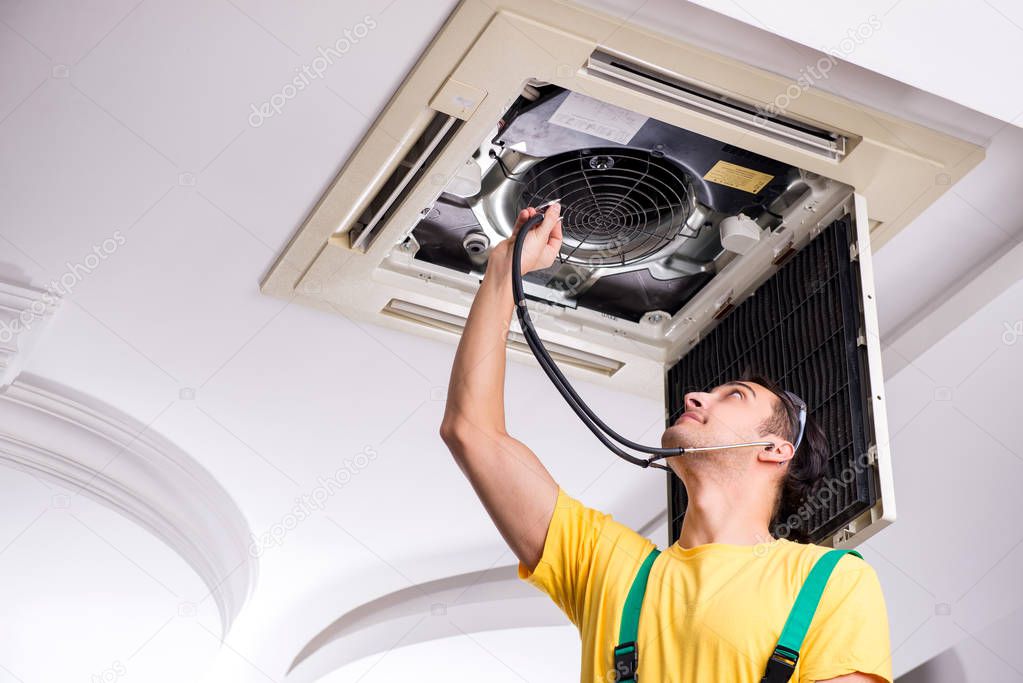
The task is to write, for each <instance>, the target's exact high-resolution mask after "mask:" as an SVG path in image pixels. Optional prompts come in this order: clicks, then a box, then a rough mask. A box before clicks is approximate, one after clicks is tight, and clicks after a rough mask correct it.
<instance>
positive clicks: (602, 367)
mask: <svg viewBox="0 0 1023 683" xmlns="http://www.w3.org/2000/svg"><path fill="white" fill-rule="evenodd" d="M380 312H381V313H383V314H385V315H390V316H393V317H396V318H401V319H403V320H408V321H410V322H414V323H417V324H419V325H425V326H427V327H433V328H435V329H438V330H444V331H445V332H451V333H452V334H457V335H461V334H462V330H463V329H465V318H463V317H462V316H460V315H455V314H453V313H446V312H444V311H438V310H437V309H435V308H430V307H429V306H423V305H421V304H416V303H412V302H411V301H405V300H402V299H391V300H390V301H388V302H387V305H386V306H384V307H383V308H382V309H381V311H380ZM508 348H510V349H513V350H516V351H521V352H522V353H525V354H529V355H530V356H532V355H533V352H532V351H531V350H530V348H529V344H527V343H526V339H525V337H523V336H522V334H521V333H519V332H515V331H514V330H509V331H508ZM544 348H546V349H547V352H548V353H549V354H550V355H551V358H553V359H554V361H555V362H556V363H558V364H564V365H573V366H575V367H577V368H582V369H583V370H589V371H591V372H596V373H599V374H601V375H605V376H607V377H611V376H612V375H614V374H615V373H616V372H618V371H619V370H621V369H622V367H624V366H625V363H623V362H621V361H617V360H615V359H613V358H607V357H606V356H600V355H597V354H595V353H588V352H586V351H581V350H580V349H574V348H572V347H570V346H565V345H563V344H556V343H554V342H549V341H546V340H545V341H544Z"/></svg>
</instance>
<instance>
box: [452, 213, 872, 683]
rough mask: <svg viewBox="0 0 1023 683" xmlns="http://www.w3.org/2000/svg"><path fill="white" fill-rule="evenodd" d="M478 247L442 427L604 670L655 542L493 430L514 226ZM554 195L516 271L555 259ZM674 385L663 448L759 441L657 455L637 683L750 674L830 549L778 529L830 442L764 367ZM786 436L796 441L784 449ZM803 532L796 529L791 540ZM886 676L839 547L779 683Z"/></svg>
mask: <svg viewBox="0 0 1023 683" xmlns="http://www.w3.org/2000/svg"><path fill="white" fill-rule="evenodd" d="M535 213H536V211H535V209H533V208H529V209H525V210H523V211H522V212H521V213H520V214H519V216H518V220H517V222H516V225H515V232H514V233H513V236H512V237H511V238H509V239H506V240H504V241H502V242H501V243H499V244H498V245H497V246H496V247H495V248H494V250H493V251H492V253H491V255H490V260H489V263H488V266H487V272H486V276H485V277H484V279H483V283H482V285H481V286H480V289H479V291H478V292H477V294H476V298H475V301H474V302H473V305H472V308H471V310H470V314H469V319H468V322H467V324H466V327H465V330H464V332H463V333H462V338H461V341H460V342H459V345H458V350H457V352H456V355H455V360H454V365H453V368H452V372H451V379H450V384H449V386H448V397H447V410H446V413H445V416H444V422H443V424H442V425H441V429H440V434H441V436H442V438H443V439H444V442H445V443H446V444H447V446H448V448H449V449H450V451H451V453H452V455H453V456H454V458H455V461H456V462H457V464H458V466H459V468H461V470H462V472H463V473H464V474H465V475H466V477H467V478H468V479H469V481H470V483H471V484H472V486H473V488H474V489H475V491H476V493H477V495H478V496H479V498H480V500H481V501H482V503H483V505H484V507H485V508H486V510H487V512H488V513H489V514H490V517H491V518H492V519H493V520H494V524H495V525H496V526H497V528H498V530H499V531H500V532H501V535H502V536H503V537H504V539H505V541H506V542H507V544H508V546H509V547H510V548H511V549H512V550H513V551H514V552H515V554H516V556H517V557H518V558H519V577H520V578H521V579H523V580H526V581H528V582H529V583H531V584H533V585H534V586H536V587H537V588H539V589H540V590H542V591H543V592H545V593H546V594H548V595H549V596H550V597H551V598H552V599H553V600H554V601H555V602H556V603H557V605H558V606H559V607H560V608H561V609H562V611H564V612H565V614H566V615H567V616H568V618H569V619H570V620H571V621H572V623H573V624H575V625H576V627H578V629H579V634H580V637H581V639H582V646H583V647H582V671H581V680H582V681H584V682H590V681H613V680H615V674H616V671H615V669H614V665H613V658H612V649H613V647H614V646H615V644H616V643H617V637H618V628H619V624H620V619H621V611H622V606H623V604H624V602H625V597H626V594H627V593H628V590H629V588H630V586H631V583H632V580H633V578H634V577H635V575H636V573H637V571H638V570H639V567H640V565H641V564H642V563H643V560H644V559H645V558H646V557H647V555H648V554H649V553H650V551H651V549H653V548H654V547H655V544H654V543H652V542H651V541H650V540H648V539H646V538H644V537H642V536H640V535H639V534H637V533H636V532H635V531H633V530H632V529H629V528H628V527H626V526H624V525H623V524H621V523H619V522H617V521H615V520H614V519H613V518H612V517H611V516H610V515H607V514H605V513H602V512H599V511H598V510H595V509H593V508H589V507H587V506H585V505H583V504H582V503H581V502H579V501H578V500H576V499H575V498H572V497H571V496H569V495H568V494H567V493H566V492H565V491H564V490H563V489H562V488H561V487H560V486H558V484H557V483H556V482H555V481H554V479H553V478H552V477H551V475H550V473H549V472H548V471H547V469H546V468H545V467H544V466H543V464H542V463H541V462H540V460H539V459H538V458H537V457H536V455H535V454H534V453H533V452H532V451H531V450H530V449H529V448H528V447H527V446H526V445H525V444H523V443H521V442H520V441H518V440H516V439H515V438H513V437H512V436H510V435H509V434H508V433H507V431H506V430H505V420H504V368H505V341H506V338H507V333H508V326H509V324H510V321H511V316H512V314H513V313H514V301H513V297H512V289H511V258H512V243H513V241H514V235H515V234H517V233H518V230H519V229H520V228H521V226H522V225H523V223H525V221H526V220H528V219H529V218H530V217H532V216H533V215H535ZM559 214H560V207H558V206H557V205H554V206H552V207H551V208H550V209H549V210H548V211H547V212H546V215H545V218H544V221H543V223H542V224H541V225H540V226H538V227H536V228H534V229H533V230H532V232H531V233H530V234H529V235H528V236H527V237H526V241H525V244H524V245H523V255H522V272H523V273H526V272H529V271H531V270H536V269H539V268H546V267H548V266H549V265H551V264H552V263H553V261H554V258H555V257H556V256H557V254H558V252H559V250H560V248H561V240H562V233H561V225H560V223H559V222H558V221H559ZM745 379H746V380H748V381H738V380H737V381H734V382H728V383H725V384H722V385H721V386H718V387H715V388H714V389H713V390H712V391H709V392H690V393H688V394H686V396H685V407H686V413H685V414H683V415H681V416H680V417H679V418H678V419H677V420H676V421H675V423H674V424H673V425H672V426H671V427H669V428H668V429H667V430H665V432H664V434H663V436H662V437H661V443H662V446H665V447H667V446H710V445H715V444H731V443H744V442H751V441H771V442H774V443H775V444H776V446H775V447H774V448H770V449H765V448H764V447H762V446H760V447H748V448H736V449H728V450H717V451H707V452H701V453H696V454H691V455H686V456H678V457H673V458H669V459H668V460H667V461H666V462H667V463H668V464H669V466H670V467H671V468H672V471H673V472H674V473H675V474H676V475H677V476H678V477H680V478H681V479H682V481H683V483H684V484H685V487H686V492H687V494H688V498H689V501H688V506H687V509H686V514H685V517H684V519H683V523H682V531H681V533H680V534H679V538H678V540H677V542H676V543H674V544H672V545H671V546H670V547H668V548H667V549H665V550H664V551H663V552H662V553H661V554H660V556H658V557H657V558H656V560H655V561H654V563H653V565H652V567H651V570H650V574H649V580H648V582H647V590H646V596H645V598H644V601H643V609H642V612H641V618H640V620H639V631H638V638H637V640H636V642H637V644H638V648H639V652H640V656H639V674H640V676H641V680H643V681H646V682H665V681H685V682H686V683H703V682H707V683H710V682H712V681H713V682H718V681H730V682H732V681H749V682H751V683H754V682H756V681H760V679H761V677H762V676H763V674H764V669H765V667H766V664H767V660H768V658H769V657H770V655H771V653H772V652H773V650H774V647H775V645H776V644H777V641H778V637H779V634H780V633H781V629H782V626H783V625H784V623H785V619H786V617H787V616H788V613H789V610H790V609H791V608H792V605H793V602H794V601H795V598H796V595H797V594H798V592H799V589H800V587H801V586H802V585H803V581H804V580H805V579H806V576H807V574H808V573H809V572H810V569H811V568H812V567H813V564H814V562H815V561H816V560H817V558H819V557H820V556H821V555H823V554H824V553H826V552H827V551H828V548H825V547H822V546H817V545H812V544H806V543H798V542H795V541H793V540H791V539H789V538H785V537H779V538H774V537H772V535H771V532H770V529H771V528H772V525H771V522H772V520H774V519H776V516H777V515H778V514H779V513H783V514H784V515H785V516H784V517H778V519H787V518H788V517H787V516H788V514H790V513H791V512H792V511H793V510H794V509H796V508H798V506H799V504H800V502H801V501H803V502H805V501H804V499H805V497H806V493H807V492H808V491H809V490H811V489H812V488H813V486H814V485H815V484H816V483H818V482H819V481H820V480H821V479H822V477H823V472H824V462H825V457H826V447H827V446H826V443H825V442H824V435H823V433H822V431H821V430H820V428H819V427H818V426H817V425H815V424H814V423H813V422H812V421H809V422H808V423H807V424H806V425H805V427H804V429H803V430H802V431H803V432H804V434H802V435H800V434H798V431H799V429H798V420H797V419H796V416H797V415H798V413H797V412H796V409H795V406H794V405H793V403H792V401H791V400H790V399H789V397H788V395H786V394H785V393H784V392H783V391H782V390H780V389H779V388H778V387H775V386H774V385H773V383H772V382H771V381H770V380H768V379H767V378H764V377H755V378H754V377H749V378H745ZM794 444H798V445H799V448H798V449H796V448H794ZM797 540H799V539H797ZM790 680H791V681H792V682H793V683H805V682H807V681H841V682H843V683H854V682H855V683H868V682H874V683H878V682H880V681H888V682H889V683H891V681H892V672H891V654H890V644H889V632H888V617H887V612H886V608H885V602H884V597H883V595H882V592H881V586H880V584H879V582H878V579H877V575H876V573H875V572H874V570H873V568H872V567H871V566H870V565H869V564H867V563H866V562H865V561H864V560H861V559H860V558H858V557H855V556H850V555H848V554H847V555H844V556H842V558H841V559H840V560H839V562H838V564H837V565H836V566H835V568H834V571H833V572H832V574H831V577H830V578H829V580H828V582H827V586H826V589H825V590H824V593H823V595H822V597H821V600H820V603H819V605H818V608H817V611H816V613H815V614H814V617H813V620H812V622H811V624H810V628H809V630H808V632H807V634H806V638H805V639H804V641H803V645H802V647H801V649H800V657H799V659H798V661H797V663H796V668H795V670H794V671H793V674H792V677H791V679H790Z"/></svg>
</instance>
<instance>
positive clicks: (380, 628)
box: [288, 564, 565, 681]
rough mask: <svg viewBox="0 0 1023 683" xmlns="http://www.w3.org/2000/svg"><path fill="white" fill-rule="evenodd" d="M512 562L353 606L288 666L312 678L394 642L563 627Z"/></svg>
mask: <svg viewBox="0 0 1023 683" xmlns="http://www.w3.org/2000/svg"><path fill="white" fill-rule="evenodd" d="M517 572H518V565H517V564H514V565H508V566H504V567H497V568H494V569H487V570H482V571H477V572H468V573H465V574H458V575H456V576H449V577H446V578H443V579H437V580H435V581H427V582H425V583H421V584H417V585H414V586H409V587H408V588H402V589H401V590H397V591H394V592H392V593H388V594H386V595H382V596H380V597H378V598H375V599H373V600H370V601H369V602H366V603H363V604H361V605H358V606H357V607H355V608H353V609H351V610H349V611H348V612H346V613H345V614H343V615H341V617H339V618H338V619H336V620H335V621H334V622H333V623H331V624H330V625H329V626H327V627H326V628H325V629H323V630H322V631H320V632H319V633H318V634H316V636H315V637H314V638H313V639H312V640H311V641H309V643H308V644H307V645H306V646H305V647H304V648H302V651H301V652H299V654H298V655H297V656H296V657H295V659H294V661H293V662H292V663H291V666H290V667H288V680H294V681H315V680H318V679H320V678H321V677H323V676H325V675H327V674H328V673H330V672H332V671H336V670H337V669H340V668H341V667H343V666H345V665H347V664H350V663H351V662H354V661H356V660H357V659H361V658H363V657H368V656H370V655H373V654H376V653H379V652H384V651H385V650H388V649H390V648H393V647H395V646H396V643H398V642H399V641H400V647H407V646H409V645H413V644H415V643H421V642H425V641H429V640H437V639H439V638H447V637H451V636H458V635H462V634H463V633H477V632H480V631H493V630H498V629H506V628H525V627H532V626H564V625H565V616H564V615H563V614H562V613H561V612H560V611H559V610H558V609H557V607H556V606H555V605H554V603H552V602H551V600H550V598H548V597H547V596H546V595H544V594H543V593H541V592H540V591H539V590H537V589H536V588H534V587H533V586H531V585H529V584H528V583H526V582H525V581H523V580H522V579H520V578H518V574H517Z"/></svg>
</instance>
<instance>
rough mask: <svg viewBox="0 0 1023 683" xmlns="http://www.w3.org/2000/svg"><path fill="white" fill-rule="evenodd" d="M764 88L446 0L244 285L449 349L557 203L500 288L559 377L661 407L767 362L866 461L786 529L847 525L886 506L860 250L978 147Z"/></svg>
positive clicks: (574, 31)
mask: <svg viewBox="0 0 1023 683" xmlns="http://www.w3.org/2000/svg"><path fill="white" fill-rule="evenodd" d="M790 86H792V83H791V82H790V81H788V80H786V79H784V78H782V77H780V76H777V75H775V74H771V73H768V72H766V71H763V70H759V69H757V68H755V67H752V66H750V65H748V64H745V63H742V62H739V61H735V60H732V59H729V58H726V57H723V56H721V55H718V54H715V53H712V52H709V51H706V50H703V49H699V48H696V47H693V46H691V45H689V44H686V43H684V42H681V41H678V40H676V39H672V38H671V37H668V36H665V35H661V34H657V33H653V32H651V31H648V30H644V29H641V28H639V27H637V26H634V25H630V24H629V23H627V22H626V23H623V22H622V21H621V20H620V19H617V18H614V17H611V16H609V15H604V14H601V13H599V12H596V11H594V10H592V9H589V8H585V7H582V6H578V5H572V4H568V3H553V2H548V1H544V0H504V1H500V2H490V1H484V0H463V2H461V3H460V4H459V5H458V6H457V8H456V9H455V10H454V12H453V13H452V14H451V15H450V16H449V18H448V20H447V22H446V23H445V25H444V26H443V28H442V30H441V31H440V33H439V34H438V35H437V36H436V37H435V38H434V40H433V41H432V43H431V44H430V46H429V48H428V49H427V50H426V52H425V54H424V55H423V56H422V57H421V58H420V60H419V62H418V63H417V64H416V66H415V67H414V68H413V70H412V71H411V72H410V74H409V75H408V77H407V78H406V79H405V81H404V82H403V83H402V85H401V86H400V88H399V89H398V91H397V92H396V93H395V94H394V96H393V97H392V98H391V100H390V101H389V102H388V104H387V105H386V107H385V108H384V110H383V112H382V113H381V114H380V116H379V117H378V119H377V120H376V122H375V123H374V124H373V126H372V127H371V129H370V130H369V132H368V133H367V134H366V136H365V138H364V139H363V140H362V142H361V144H360V145H359V146H358V148H357V149H356V151H355V152H354V154H353V155H352V156H351V158H349V159H348V160H347V163H346V164H345V166H344V168H343V169H342V171H341V172H340V174H339V175H338V177H337V178H336V179H335V180H334V182H333V183H332V185H331V186H330V188H329V189H328V190H327V192H326V193H325V194H324V196H323V197H322V198H321V199H320V201H319V202H318V204H317V205H316V207H315V208H314V209H313V211H312V212H311V214H310V215H309V217H308V218H307V220H306V221H305V223H304V225H303V226H302V227H301V229H300V230H299V231H298V233H297V234H296V235H295V237H294V238H293V239H292V241H291V242H290V244H289V245H288V246H287V247H286V248H285V250H284V252H283V253H282V254H281V255H280V256H279V258H278V260H277V262H276V263H275V264H274V266H273V267H272V269H271V270H270V272H269V273H268V275H267V277H266V278H265V280H264V282H263V283H262V290H263V291H264V292H265V293H268V294H273V295H276V296H280V297H285V298H291V297H296V298H297V299H298V300H300V301H303V302H305V303H308V304H310V305H313V306H317V307H321V308H326V309H327V310H331V309H333V310H336V311H338V312H340V313H343V314H344V315H346V316H354V317H356V318H359V319H363V320H367V321H371V322H374V323H377V324H381V325H386V326H389V327H393V328H396V329H401V330H406V331H409V332H412V333H415V334H421V335H423V336H427V337H431V338H434V339H442V340H448V341H450V342H451V343H455V342H457V340H458V335H459V333H460V330H461V328H462V326H463V325H464V321H465V319H466V316H467V314H468V310H469V307H470V305H471V304H472V300H473V297H474V296H475V293H476V290H477V288H478V286H479V283H480V281H481V279H482V277H483V274H484V272H485V269H486V263H487V255H488V253H489V250H490V248H492V247H493V246H494V245H495V244H496V243H497V242H499V241H500V240H502V239H504V238H506V237H508V236H509V235H510V233H511V229H512V226H513V224H514V220H515V216H516V214H517V213H518V211H519V210H521V209H522V208H525V207H526V206H537V205H540V204H542V203H544V202H546V201H549V200H551V199H555V198H560V199H561V204H562V216H563V218H564V221H563V226H564V227H563V232H564V246H563V249H562V253H561V256H560V258H559V259H558V260H557V261H555V263H554V264H553V265H552V266H551V267H550V268H547V269H543V270H539V271H533V272H531V273H528V274H527V275H526V276H524V278H523V284H524V289H525V293H526V295H527V297H528V299H530V302H529V303H530V307H531V310H532V309H533V307H534V306H535V308H536V312H537V315H533V316H532V317H533V319H534V321H535V324H536V327H537V331H538V333H539V334H540V335H541V337H542V338H543V339H544V342H545V345H546V346H547V348H548V350H549V351H550V352H551V355H552V356H553V357H554V358H555V360H556V361H557V362H558V363H559V366H561V367H562V369H563V370H564V372H565V374H566V375H568V376H570V377H571V378H575V379H588V380H590V381H595V382H598V383H604V384H606V385H609V386H612V387H615V388H617V389H619V390H623V391H630V392H634V393H638V394H642V395H646V396H652V397H656V398H657V399H661V398H664V400H665V407H666V413H668V415H669V418H670V416H671V414H673V413H675V414H676V415H677V413H676V409H677V408H678V402H679V401H680V400H681V395H680V394H679V391H684V390H688V389H689V388H707V385H708V384H710V383H713V382H715V381H718V380H720V379H721V378H724V377H726V376H727V375H728V374H729V373H733V372H735V371H736V369H737V368H738V367H740V365H744V364H750V363H752V364H754V365H756V366H757V367H759V368H760V369H762V370H764V371H767V372H771V373H774V374H775V376H776V377H778V378H779V379H781V380H782V381H783V383H786V384H787V385H788V387H789V388H791V389H792V390H794V391H796V392H797V393H801V395H803V396H804V398H806V399H807V401H808V402H809V404H810V405H811V410H814V411H817V410H820V411H822V415H823V414H826V419H827V420H829V427H828V429H827V431H828V433H829V437H830V438H832V439H833V440H834V443H835V444H836V448H839V449H844V450H843V451H842V452H843V453H844V454H845V455H843V456H842V457H843V458H845V460H843V461H842V462H843V463H844V462H846V461H850V462H851V460H850V459H851V458H854V457H855V456H856V455H857V454H858V453H863V454H866V455H865V456H864V457H866V458H867V459H868V460H869V463H868V467H867V468H866V469H867V472H866V474H864V473H863V472H860V473H859V474H858V475H857V476H858V477H859V478H858V479H857V480H856V481H855V482H854V483H853V484H849V485H847V488H846V490H843V492H842V493H841V494H836V495H839V498H838V499H836V501H835V502H834V503H833V505H832V506H831V507H829V508H828V509H827V510H818V511H817V516H816V517H815V518H814V519H813V520H810V521H809V522H807V523H808V524H810V526H812V528H813V532H814V534H815V537H816V538H818V539H820V540H821V541H822V542H834V543H842V542H845V541H848V540H849V539H851V537H852V536H854V535H855V536H857V537H858V538H864V537H865V536H866V535H869V534H870V533H873V532H875V531H876V530H877V529H878V528H880V527H881V526H883V525H884V524H885V523H887V521H890V520H891V519H892V518H893V516H894V503H893V502H892V501H891V475H890V464H889V462H888V459H887V438H888V437H887V428H886V425H885V421H884V409H883V403H882V401H883V397H884V393H883V385H882V380H883V378H882V375H881V365H880V347H879V343H878V331H877V318H876V302H875V299H874V296H873V277H872V272H871V265H870V263H871V260H870V257H871V247H872V246H873V248H875V249H876V248H877V247H878V246H880V245H881V244H883V243H884V242H885V241H886V240H888V239H890V238H891V237H892V236H893V235H894V234H896V233H897V232H898V231H899V230H901V229H902V228H903V227H904V226H905V225H906V224H908V223H909V222H910V221H911V220H912V219H913V218H915V217H916V216H917V215H919V214H920V212H922V211H923V209H925V208H926V207H927V206H928V205H930V204H931V203H932V202H933V201H934V200H935V199H936V198H937V197H938V196H940V194H941V193H942V192H944V191H945V190H947V189H948V187H950V186H951V185H952V184H954V183H955V182H956V181H957V180H958V179H959V178H960V177H962V176H963V175H964V174H965V173H966V172H967V171H968V170H970V169H971V168H973V167H974V166H975V165H976V164H977V163H979V162H980V160H981V159H983V156H984V153H983V149H981V148H979V147H977V146H975V145H972V144H970V143H967V142H965V141H963V140H959V139H957V138H954V137H951V136H949V135H946V134H943V133H939V132H937V131H934V130H931V129H929V128H925V127H923V126H920V125H918V124H915V123H912V122H909V121H906V120H902V119H899V118H897V117H893V116H891V115H889V114H886V113H883V112H880V111H877V110H874V109H870V108H868V107H865V106H863V105H860V104H857V103H854V102H851V101H847V100H844V99H842V98H839V97H836V96H833V95H830V94H827V93H823V92H820V91H818V90H816V89H814V88H809V89H806V90H804V91H801V92H800V94H799V96H798V97H795V98H791V96H790V97H787V98H786V99H787V100H788V104H787V106H786V107H785V108H784V110H780V109H779V107H778V106H776V103H777V102H779V101H780V100H779V98H780V96H781V95H783V94H786V93H787V92H790V91H789V88H790ZM937 178H941V179H942V180H941V181H936V179H937ZM754 293H756V294H757V296H751V295H753V294H754ZM540 313H542V315H541V314H540ZM835 316H838V317H837V318H836V317H835ZM512 325H513V329H512V331H511V333H510V334H509V339H508V344H509V348H510V351H511V353H510V354H509V355H510V357H512V358H514V359H517V360H520V361H525V362H528V363H531V364H533V363H535V360H534V359H533V357H532V354H531V353H530V351H529V349H528V347H527V346H526V345H525V344H524V340H523V337H522V336H521V334H520V331H519V330H518V321H517V319H514V318H513V320H512ZM811 328H812V329H811ZM680 361H681V362H680ZM829 373H830V374H829ZM662 392H666V393H663V394H662ZM669 423H670V419H669ZM843 466H844V465H843ZM837 467H838V465H836V468H837ZM886 491H887V493H888V495H887V497H886V495H885V492H886ZM672 495H673V496H674V500H675V501H676V503H675V505H676V508H677V510H676V512H675V513H673V520H675V521H677V520H678V519H680V515H681V511H682V510H684V495H682V496H680V494H679V492H678V491H673V493H672ZM882 501H886V503H887V504H886V505H883V504H882ZM832 508H833V509H832ZM829 539H830V540H829Z"/></svg>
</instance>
